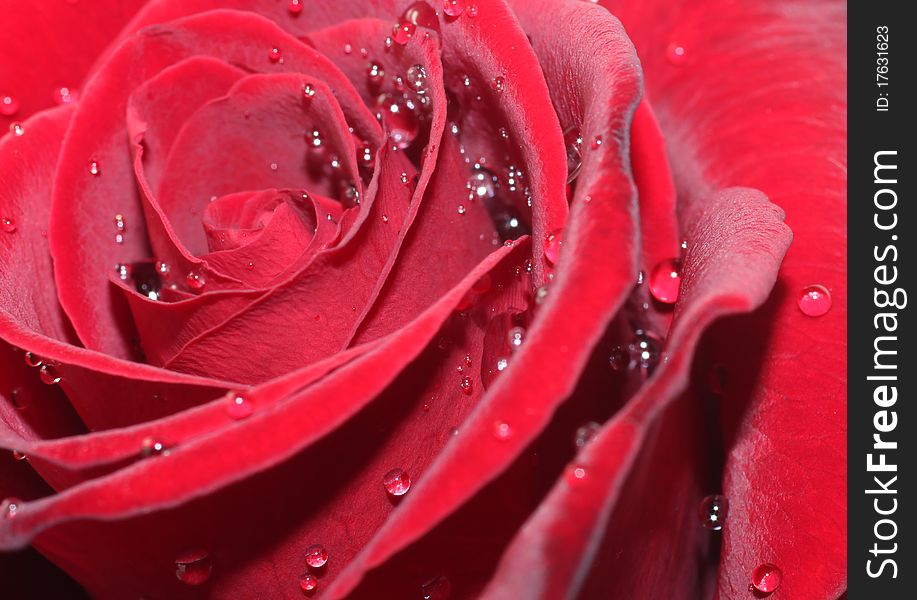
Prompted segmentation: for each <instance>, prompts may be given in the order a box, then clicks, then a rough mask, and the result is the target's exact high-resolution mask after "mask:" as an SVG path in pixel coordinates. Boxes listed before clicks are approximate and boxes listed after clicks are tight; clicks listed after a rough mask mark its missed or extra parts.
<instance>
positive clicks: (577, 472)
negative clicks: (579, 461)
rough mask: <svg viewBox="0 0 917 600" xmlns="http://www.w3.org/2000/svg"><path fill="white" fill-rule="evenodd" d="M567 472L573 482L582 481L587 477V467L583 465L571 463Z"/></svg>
mask: <svg viewBox="0 0 917 600" xmlns="http://www.w3.org/2000/svg"><path fill="white" fill-rule="evenodd" d="M567 474H568V476H569V478H570V480H571V481H572V482H576V481H580V480H582V479H585V478H586V468H585V467H583V466H581V465H570V467H568V468H567Z"/></svg>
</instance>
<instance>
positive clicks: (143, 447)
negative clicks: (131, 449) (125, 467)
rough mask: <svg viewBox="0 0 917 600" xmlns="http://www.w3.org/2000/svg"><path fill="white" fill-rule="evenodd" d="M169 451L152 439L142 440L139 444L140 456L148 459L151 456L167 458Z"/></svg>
mask: <svg viewBox="0 0 917 600" xmlns="http://www.w3.org/2000/svg"><path fill="white" fill-rule="evenodd" d="M168 455H169V450H168V448H166V445H165V444H164V443H163V442H162V441H161V440H157V439H153V438H149V437H148V438H144V439H143V441H142V442H140V456H142V457H144V458H149V457H151V456H168Z"/></svg>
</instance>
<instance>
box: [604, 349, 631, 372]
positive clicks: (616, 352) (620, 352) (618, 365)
mask: <svg viewBox="0 0 917 600" xmlns="http://www.w3.org/2000/svg"><path fill="white" fill-rule="evenodd" d="M608 366H609V367H611V369H612V370H613V371H623V370H624V369H626V368H627V367H629V366H630V352H628V351H627V348H625V347H624V346H615V347H614V348H612V349H611V353H610V354H609V355H608Z"/></svg>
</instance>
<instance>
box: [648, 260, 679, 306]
mask: <svg viewBox="0 0 917 600" xmlns="http://www.w3.org/2000/svg"><path fill="white" fill-rule="evenodd" d="M649 284H650V293H651V294H652V295H653V298H655V299H656V300H658V301H659V302H662V303H664V304H675V302H676V301H677V300H678V289H679V287H680V285H681V261H679V260H678V259H677V258H668V259H666V260H662V261H660V262H659V264H657V265H656V266H655V267H653V271H652V272H651V273H650V277H649Z"/></svg>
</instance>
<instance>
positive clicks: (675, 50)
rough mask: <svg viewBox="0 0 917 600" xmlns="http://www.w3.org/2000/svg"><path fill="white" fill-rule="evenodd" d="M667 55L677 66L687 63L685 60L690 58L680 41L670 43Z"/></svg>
mask: <svg viewBox="0 0 917 600" xmlns="http://www.w3.org/2000/svg"><path fill="white" fill-rule="evenodd" d="M665 57H666V58H667V59H668V61H669V62H670V63H672V64H673V65H675V66H681V65H683V64H685V61H687V59H688V57H687V53H686V51H685V47H684V46H682V45H681V44H679V43H678V42H672V43H671V44H669V46H668V47H667V48H666V51H665Z"/></svg>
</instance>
